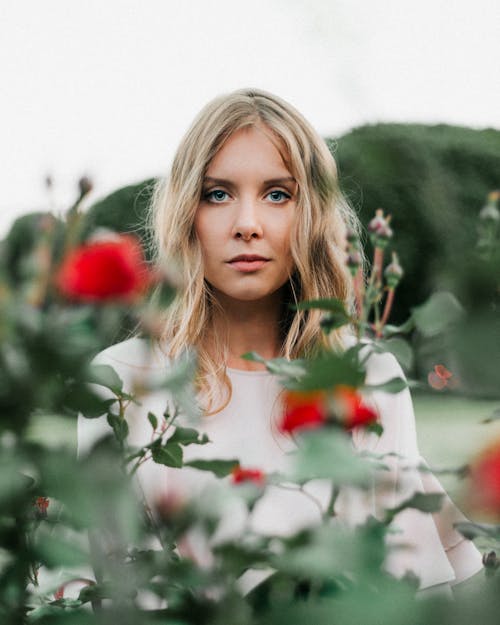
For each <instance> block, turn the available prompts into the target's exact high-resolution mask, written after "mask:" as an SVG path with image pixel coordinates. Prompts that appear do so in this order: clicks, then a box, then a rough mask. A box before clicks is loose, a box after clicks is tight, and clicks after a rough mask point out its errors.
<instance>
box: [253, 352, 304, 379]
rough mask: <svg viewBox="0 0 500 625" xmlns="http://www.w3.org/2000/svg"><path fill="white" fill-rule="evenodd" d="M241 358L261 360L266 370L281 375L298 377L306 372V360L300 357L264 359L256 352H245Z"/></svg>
mask: <svg viewBox="0 0 500 625" xmlns="http://www.w3.org/2000/svg"><path fill="white" fill-rule="evenodd" d="M241 358H243V359H244V360H252V361H254V362H261V363H263V364H265V365H266V369H267V370H268V371H270V372H271V373H274V374H276V375H278V376H282V377H292V378H298V377H300V376H301V375H304V373H305V372H306V361H305V360H302V359H296V360H287V359H286V358H271V359H270V360H266V359H265V358H263V357H262V356H261V355H260V354H258V353H257V352H245V353H244V354H242V356H241Z"/></svg>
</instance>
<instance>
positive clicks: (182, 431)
mask: <svg viewBox="0 0 500 625" xmlns="http://www.w3.org/2000/svg"><path fill="white" fill-rule="evenodd" d="M168 442H169V443H179V444H180V445H191V444H195V445H205V444H206V443H208V442H209V438H208V436H207V435H206V434H200V432H198V430H195V429H194V428H183V427H180V426H177V427H176V428H175V432H174V433H173V434H172V436H171V437H170V438H169V439H168Z"/></svg>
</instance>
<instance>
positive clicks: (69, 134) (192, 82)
mask: <svg viewBox="0 0 500 625" xmlns="http://www.w3.org/2000/svg"><path fill="white" fill-rule="evenodd" d="M499 58H500V2H498V0H475V1H474V2H470V1H469V2H466V1H465V0H454V1H449V0H420V1H419V2H414V0H370V1H368V0H307V1H306V0H247V1H246V2H241V1H239V0H214V1H210V0H189V2H185V3H181V2H180V1H174V0H85V2H81V1H79V2H77V1H76V0H43V1H42V2H41V1H40V0H3V1H2V2H1V4H0V63H1V80H0V103H1V109H0V110H1V115H0V166H1V176H0V179H1V184H2V193H1V195H0V235H3V234H4V232H5V231H6V229H7V228H8V225H9V224H10V222H11V221H12V219H13V218H14V217H15V216H17V215H19V214H22V213H23V212H27V211H30V210H39V209H44V208H48V206H49V199H48V197H47V195H46V192H45V190H44V185H43V180H44V177H45V175H46V174H47V173H50V174H51V175H52V176H53V178H54V181H55V194H54V201H55V203H56V206H58V207H62V206H63V205H64V204H65V203H68V202H69V201H70V200H71V199H73V198H74V194H75V192H74V188H75V184H76V181H77V180H78V178H79V177H80V176H81V175H82V174H88V175H90V176H91V178H92V179H93V180H94V185H95V189H94V191H93V193H92V195H91V197H90V198H89V200H90V201H93V200H95V199H97V198H99V197H101V196H103V195H105V194H107V193H109V192H110V191H113V190H114V189H116V188H119V187H120V186H123V185H126V184H129V183H133V182H137V181H140V180H142V179H144V178H146V177H149V176H155V175H161V174H163V173H165V172H166V171H167V169H168V166H169V164H170V162H171V159H172V156H173V153H174V151H175V148H176V146H177V143H178V142H179V140H180V138H181V136H182V134H183V133H184V131H185V130H186V129H187V127H188V125H189V123H190V122H191V120H192V118H193V117H194V115H195V114H196V113H197V112H198V110H199V109H200V108H201V107H202V106H203V105H204V104H205V103H206V102H207V101H208V100H209V99H211V98H212V97H214V96H216V95H218V94H219V93H223V92H227V91H230V90H232V89H236V88H239V87H245V86H253V87H261V88H264V89H267V90H269V91H273V92H275V93H277V94H278V95H280V96H281V97H283V98H285V99H286V100H288V101H289V102H291V103H292V104H294V105H295V106H296V107H297V108H298V109H299V110H300V111H302V112H303V113H304V115H305V116H306V117H307V118H308V119H309V120H310V121H311V122H312V124H313V125H314V126H315V127H316V129H317V130H318V131H319V132H320V133H321V134H322V135H323V136H327V135H329V136H335V135H339V134H341V133H343V132H345V131H346V130H348V129H350V128H352V127H354V126H357V125H360V124H364V123H375V122H379V121H398V122H425V123H437V122H445V123H451V124H460V125H467V126H473V127H477V128H484V127H495V128H500V62H499Z"/></svg>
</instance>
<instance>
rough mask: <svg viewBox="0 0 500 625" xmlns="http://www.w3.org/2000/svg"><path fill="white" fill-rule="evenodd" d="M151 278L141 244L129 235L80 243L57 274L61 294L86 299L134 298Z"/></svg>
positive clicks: (114, 299) (116, 299) (139, 294)
mask: <svg viewBox="0 0 500 625" xmlns="http://www.w3.org/2000/svg"><path fill="white" fill-rule="evenodd" d="M152 280H153V272H152V271H151V269H150V268H149V266H148V265H147V263H146V261H145V260H144V256H143V253H142V248H141V244H140V243H139V241H138V240H137V239H136V237H134V236H132V235H119V236H118V237H117V238H116V239H112V240H111V239H110V240H106V241H95V242H90V243H85V244H83V245H81V246H80V247H78V248H76V249H74V250H72V251H71V252H70V253H69V254H68V256H67V257H66V258H65V259H64V261H63V263H62V265H61V267H60V269H59V271H58V273H57V276H56V284H57V287H58V289H59V291H60V292H61V293H62V294H63V295H65V296H66V297H68V298H70V299H75V300H79V301H87V302H99V301H111V300H113V301H126V302H131V301H134V300H135V299H137V298H138V297H140V296H141V295H142V294H144V292H145V291H146V290H147V289H148V288H149V286H150V285H151V283H152Z"/></svg>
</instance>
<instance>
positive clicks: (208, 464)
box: [184, 459, 240, 477]
mask: <svg viewBox="0 0 500 625" xmlns="http://www.w3.org/2000/svg"><path fill="white" fill-rule="evenodd" d="M239 464H240V461H239V460H236V459H234V460H191V461H190V462H186V463H185V464H184V466H185V467H193V468H194V469H199V470H200V471H211V472H212V473H213V474H214V475H216V476H217V477H226V475H229V474H230V473H231V471H232V470H233V469H234V467H237V466H238V465H239Z"/></svg>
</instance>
